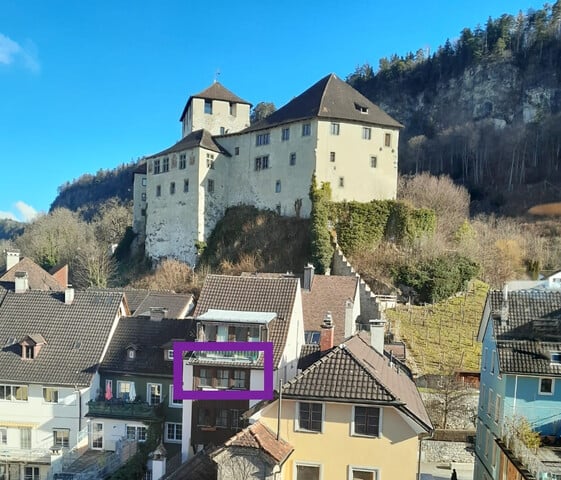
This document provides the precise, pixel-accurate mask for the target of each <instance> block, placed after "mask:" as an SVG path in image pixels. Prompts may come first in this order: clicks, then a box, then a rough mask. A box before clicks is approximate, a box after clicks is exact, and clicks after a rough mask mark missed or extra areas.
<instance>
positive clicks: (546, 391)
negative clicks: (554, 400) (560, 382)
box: [540, 378, 553, 395]
mask: <svg viewBox="0 0 561 480" xmlns="http://www.w3.org/2000/svg"><path fill="white" fill-rule="evenodd" d="M540 394H541V395H553V378H540Z"/></svg>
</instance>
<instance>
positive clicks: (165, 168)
mask: <svg viewBox="0 0 561 480" xmlns="http://www.w3.org/2000/svg"><path fill="white" fill-rule="evenodd" d="M162 172H169V157H164V160H163V162H162Z"/></svg>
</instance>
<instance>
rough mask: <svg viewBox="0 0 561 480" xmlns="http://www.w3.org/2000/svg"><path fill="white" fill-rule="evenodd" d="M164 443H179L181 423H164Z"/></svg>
mask: <svg viewBox="0 0 561 480" xmlns="http://www.w3.org/2000/svg"><path fill="white" fill-rule="evenodd" d="M166 441H167V442H175V443H177V442H179V443H181V423H171V422H166Z"/></svg>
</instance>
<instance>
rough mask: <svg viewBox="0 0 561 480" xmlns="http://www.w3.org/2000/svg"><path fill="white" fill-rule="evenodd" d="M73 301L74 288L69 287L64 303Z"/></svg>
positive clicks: (67, 303) (68, 303)
mask: <svg viewBox="0 0 561 480" xmlns="http://www.w3.org/2000/svg"><path fill="white" fill-rule="evenodd" d="M73 301H74V289H73V288H70V287H68V288H67V289H66V290H64V303H66V305H72V302H73Z"/></svg>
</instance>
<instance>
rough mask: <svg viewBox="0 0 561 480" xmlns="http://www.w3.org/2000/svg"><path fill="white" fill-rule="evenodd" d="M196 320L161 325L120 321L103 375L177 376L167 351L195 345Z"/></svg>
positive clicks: (141, 319) (164, 321) (138, 320)
mask: <svg viewBox="0 0 561 480" xmlns="http://www.w3.org/2000/svg"><path fill="white" fill-rule="evenodd" d="M194 325H195V324H194V321H193V320H185V319H181V320H177V319H169V318H164V319H162V320H159V321H155V320H150V319H149V318H145V317H126V318H122V319H121V320H120V321H119V324H118V326H117V329H116V330H115V334H114V335H113V338H112V340H111V343H110V345H109V348H108V350H107V354H106V355H105V358H104V359H103V362H102V364H101V370H102V371H113V372H123V373H135V374H151V375H152V374H155V375H167V376H172V375H173V362H172V361H169V360H166V359H165V358H164V349H166V350H167V349H172V348H173V346H172V343H171V342H172V341H174V340H175V341H182V342H194V341H195V328H194ZM132 345H134V346H135V347H136V356H135V358H134V359H130V358H128V357H127V347H129V346H132Z"/></svg>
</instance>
